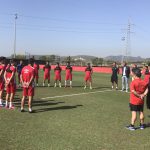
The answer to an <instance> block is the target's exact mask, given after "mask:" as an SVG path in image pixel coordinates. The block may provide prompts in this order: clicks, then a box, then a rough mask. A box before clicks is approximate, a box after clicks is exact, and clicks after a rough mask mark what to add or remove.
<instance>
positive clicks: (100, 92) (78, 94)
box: [41, 90, 112, 99]
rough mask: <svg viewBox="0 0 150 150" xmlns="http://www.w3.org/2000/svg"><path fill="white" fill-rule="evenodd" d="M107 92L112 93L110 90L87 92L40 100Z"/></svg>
mask: <svg viewBox="0 0 150 150" xmlns="http://www.w3.org/2000/svg"><path fill="white" fill-rule="evenodd" d="M109 91H112V90H104V91H95V92H87V93H77V94H69V95H60V96H52V97H44V98H41V99H51V98H60V97H71V96H79V95H87V94H94V93H103V92H109Z"/></svg>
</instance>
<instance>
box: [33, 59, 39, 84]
mask: <svg viewBox="0 0 150 150" xmlns="http://www.w3.org/2000/svg"><path fill="white" fill-rule="evenodd" d="M33 68H34V69H35V79H36V81H35V82H36V86H39V84H38V79H39V64H38V63H37V62H34V65H33Z"/></svg>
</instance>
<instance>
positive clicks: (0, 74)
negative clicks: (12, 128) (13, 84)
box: [0, 57, 5, 107]
mask: <svg viewBox="0 0 150 150" xmlns="http://www.w3.org/2000/svg"><path fill="white" fill-rule="evenodd" d="M4 60H5V57H0V107H2V106H3V100H2V99H3V91H4V72H5V63H4Z"/></svg>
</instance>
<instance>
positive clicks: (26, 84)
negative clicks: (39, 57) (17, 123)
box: [21, 58, 35, 113]
mask: <svg viewBox="0 0 150 150" xmlns="http://www.w3.org/2000/svg"><path fill="white" fill-rule="evenodd" d="M33 62H34V60H33V59H32V58H30V59H29V61H28V65H27V66H25V67H24V68H23V69H22V71H21V83H22V87H23V97H22V101H21V112H24V102H25V98H26V97H27V96H28V98H29V99H28V105H29V113H32V100H33V96H34V77H35V69H34V68H33V67H32V66H33Z"/></svg>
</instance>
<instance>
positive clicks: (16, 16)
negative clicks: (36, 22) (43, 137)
mask: <svg viewBox="0 0 150 150" xmlns="http://www.w3.org/2000/svg"><path fill="white" fill-rule="evenodd" d="M17 19H18V15H17V14H15V25H14V58H16V20H17Z"/></svg>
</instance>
